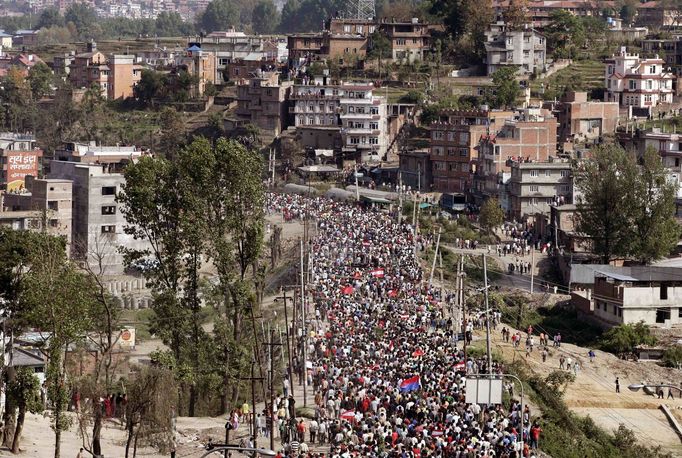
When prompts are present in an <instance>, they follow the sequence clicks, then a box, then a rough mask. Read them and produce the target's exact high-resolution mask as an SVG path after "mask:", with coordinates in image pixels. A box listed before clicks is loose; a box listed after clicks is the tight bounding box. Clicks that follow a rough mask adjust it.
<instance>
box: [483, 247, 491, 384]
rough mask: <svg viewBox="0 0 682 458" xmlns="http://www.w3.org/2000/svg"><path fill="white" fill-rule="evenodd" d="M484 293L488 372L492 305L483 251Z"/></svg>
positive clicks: (489, 369) (489, 371)
mask: <svg viewBox="0 0 682 458" xmlns="http://www.w3.org/2000/svg"><path fill="white" fill-rule="evenodd" d="M483 294H484V296H485V349H486V353H487V355H488V373H492V367H493V355H492V353H490V306H489V304H488V264H487V262H486V257H485V253H483Z"/></svg>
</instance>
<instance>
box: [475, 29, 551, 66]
mask: <svg viewBox="0 0 682 458" xmlns="http://www.w3.org/2000/svg"><path fill="white" fill-rule="evenodd" d="M485 35H486V44H485V50H486V65H487V72H488V76H490V75H492V74H493V73H495V72H496V71H497V70H499V69H500V68H503V67H509V66H513V67H518V69H519V73H520V74H522V75H532V74H533V73H540V72H543V71H544V70H545V59H546V54H547V43H546V41H545V37H544V35H542V34H541V33H539V32H538V31H537V30H535V29H532V28H531V29H525V30H510V29H509V28H508V27H507V25H506V24H505V23H504V22H496V23H494V24H491V25H490V27H489V28H488V30H487V31H486V34H485Z"/></svg>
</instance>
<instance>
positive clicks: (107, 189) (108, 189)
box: [102, 186, 116, 196]
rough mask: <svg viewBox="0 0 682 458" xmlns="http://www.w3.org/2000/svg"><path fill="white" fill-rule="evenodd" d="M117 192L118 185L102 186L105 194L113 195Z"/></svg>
mask: <svg viewBox="0 0 682 458" xmlns="http://www.w3.org/2000/svg"><path fill="white" fill-rule="evenodd" d="M115 194H116V186H102V195H103V196H113V195H115Z"/></svg>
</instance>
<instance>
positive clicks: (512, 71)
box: [493, 67, 521, 108]
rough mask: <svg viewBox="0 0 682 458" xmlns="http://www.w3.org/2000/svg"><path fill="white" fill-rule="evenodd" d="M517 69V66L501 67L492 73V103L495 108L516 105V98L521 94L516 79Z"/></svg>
mask: <svg viewBox="0 0 682 458" xmlns="http://www.w3.org/2000/svg"><path fill="white" fill-rule="evenodd" d="M517 71H518V68H517V67H502V68H500V69H499V70H497V71H496V72H495V73H493V88H494V90H495V97H494V105H495V107H496V108H508V107H513V106H515V105H516V99H518V98H519V96H520V95H521V86H519V82H518V81H517V80H516V72H517Z"/></svg>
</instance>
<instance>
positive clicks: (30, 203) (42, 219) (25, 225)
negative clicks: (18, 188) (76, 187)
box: [0, 177, 73, 253]
mask: <svg viewBox="0 0 682 458" xmlns="http://www.w3.org/2000/svg"><path fill="white" fill-rule="evenodd" d="M0 201H1V202H0V224H2V225H7V226H10V227H12V228H13V229H17V230H33V231H45V232H47V233H48V234H51V235H54V236H61V237H64V240H65V241H66V247H67V253H70V252H71V237H72V233H71V231H72V203H73V183H72V182H71V181H70V180H62V179H33V178H32V177H29V179H27V182H26V189H25V190H24V191H23V192H21V193H14V192H10V193H2V194H0Z"/></svg>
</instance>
